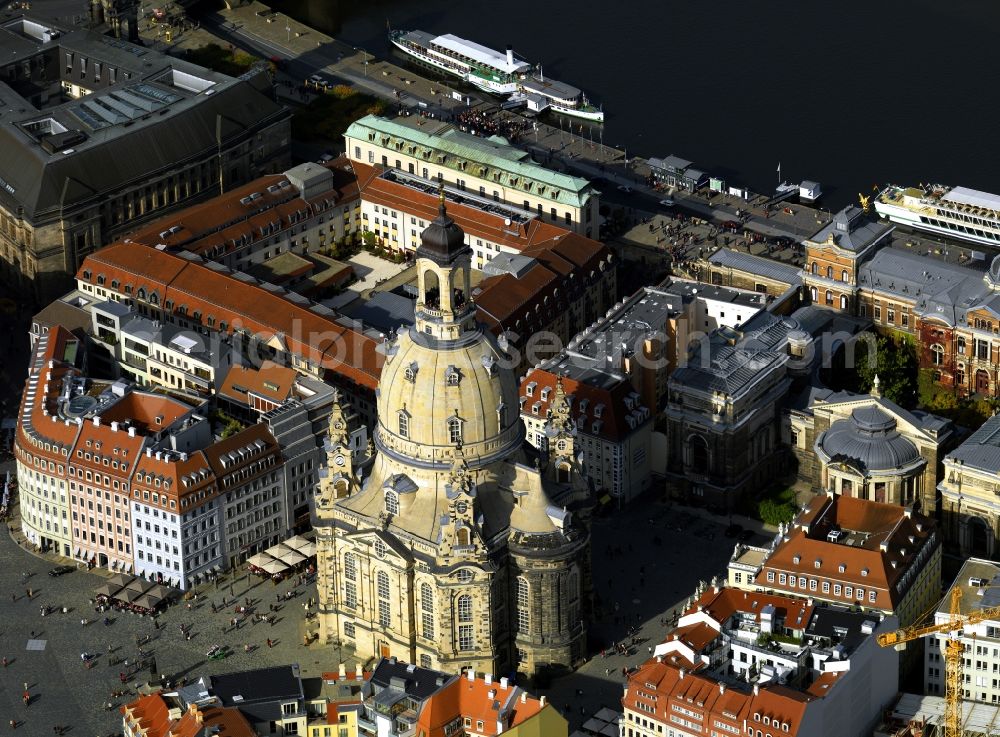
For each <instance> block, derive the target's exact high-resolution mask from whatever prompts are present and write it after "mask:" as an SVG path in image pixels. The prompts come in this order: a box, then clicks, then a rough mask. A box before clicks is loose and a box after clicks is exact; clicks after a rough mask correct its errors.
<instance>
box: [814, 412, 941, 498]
mask: <svg viewBox="0 0 1000 737" xmlns="http://www.w3.org/2000/svg"><path fill="white" fill-rule="evenodd" d="M815 451H816V457H817V459H818V460H819V462H820V469H821V483H822V486H823V488H824V489H827V490H830V491H834V492H836V493H839V494H846V495H847V496H854V497H858V498H860V499H870V500H872V501H876V502H888V503H897V504H913V503H914V502H916V504H917V506H920V496H921V491H922V490H921V478H922V477H923V475H924V469H925V467H926V466H927V461H926V459H925V458H924V457H923V456H922V455H921V453H920V449H919V448H917V446H916V445H915V444H914V442H913V441H912V440H910V439H909V438H906V437H904V436H903V435H902V434H900V432H899V430H898V428H897V420H896V418H895V417H893V416H892V415H891V414H889V413H888V412H886V411H885V410H884V409H883V408H882V407H880V406H879V405H878V404H874V403H873V404H868V405H864V406H860V407H857V408H855V409H854V410H853V411H852V412H851V414H850V417H848V418H846V419H841V420H837V421H836V422H834V423H833V424H831V425H830V428H829V429H828V430H827V431H826V432H824V433H822V434H821V435H820V436H819V437H817V438H816V444H815Z"/></svg>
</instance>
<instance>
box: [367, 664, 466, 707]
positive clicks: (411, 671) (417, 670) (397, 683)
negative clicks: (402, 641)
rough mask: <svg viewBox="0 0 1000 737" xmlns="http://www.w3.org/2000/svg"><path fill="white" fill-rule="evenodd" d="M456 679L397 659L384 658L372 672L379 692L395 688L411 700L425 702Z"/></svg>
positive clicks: (372, 680) (373, 682) (373, 680)
mask: <svg viewBox="0 0 1000 737" xmlns="http://www.w3.org/2000/svg"><path fill="white" fill-rule="evenodd" d="M454 677H455V676H449V675H447V674H445V673H441V672H439V671H436V670H431V669H429V668H421V667H420V666H417V665H412V664H411V663H405V662H403V661H401V660H396V659H395V658H391V659H386V658H383V659H382V660H381V661H379V664H378V665H376V666H375V670H374V671H372V677H371V679H370V683H371V685H372V686H374V687H376V688H377V689H378V690H382V689H386V688H394V689H398V690H401V691H404V692H405V693H406V695H407V696H410V697H411V698H414V699H416V700H418V701H423V700H424V699H426V698H428V697H429V696H432V695H433V694H434V693H436V692H437V691H438V690H439V689H440V688H441V687H442V686H443V685H444V684H446V683H448V682H449V681H450V680H451V679H452V678H454Z"/></svg>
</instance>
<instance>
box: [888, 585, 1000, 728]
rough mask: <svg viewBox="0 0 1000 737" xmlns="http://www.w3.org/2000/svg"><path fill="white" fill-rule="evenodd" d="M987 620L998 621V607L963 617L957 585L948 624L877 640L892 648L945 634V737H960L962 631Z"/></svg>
mask: <svg viewBox="0 0 1000 737" xmlns="http://www.w3.org/2000/svg"><path fill="white" fill-rule="evenodd" d="M987 619H1000V606H996V607H987V608H983V609H981V610H979V611H976V612H970V613H969V614H962V589H961V588H960V587H959V586H958V585H957V583H956V585H955V586H953V587H952V589H951V607H950V609H949V612H948V621H947V622H943V623H941V624H927V625H920V626H910V627H903V628H902V629H898V630H894V631H893V632H885V633H883V634H881V635H879V636H878V638H877V640H878V644H879V645H881V646H882V647H895V646H896V645H902V644H903V643H905V642H910V641H911V640H917V639H920V638H921V637H928V636H932V635H939V634H942V633H945V632H946V633H948V640H947V642H946V643H945V648H944V651H945V654H944V665H945V668H944V673H945V692H944V703H945V707H944V737H962V655H963V654H964V652H965V648H964V646H963V645H962V640H961V639H960V638H961V637H962V627H964V626H965V625H968V624H975V623H977V622H982V621H984V620H987Z"/></svg>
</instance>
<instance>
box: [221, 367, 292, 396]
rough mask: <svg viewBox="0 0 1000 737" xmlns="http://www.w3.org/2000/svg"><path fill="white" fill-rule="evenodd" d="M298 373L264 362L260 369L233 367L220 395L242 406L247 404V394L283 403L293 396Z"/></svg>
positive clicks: (224, 381) (227, 375) (224, 380)
mask: <svg viewBox="0 0 1000 737" xmlns="http://www.w3.org/2000/svg"><path fill="white" fill-rule="evenodd" d="M297 376H298V373H297V372H296V371H295V370H294V369H290V368H287V367H285V366H279V365H278V364H276V363H273V362H272V361H264V363H262V364H261V366H260V368H257V369H254V368H248V367H246V366H233V367H232V368H231V369H229V373H228V374H226V378H225V379H223V381H222V386H220V387H219V394H222V395H223V396H226V397H229V398H230V399H232V400H233V401H234V402H238V403H240V404H246V403H247V392H248V391H249V392H253V393H254V394H259V395H260V396H262V397H265V398H267V399H271V400H273V401H275V402H279V403H280V402H283V401H285V400H286V399H288V397H289V396H291V394H292V389H293V388H294V387H295V379H296V377H297Z"/></svg>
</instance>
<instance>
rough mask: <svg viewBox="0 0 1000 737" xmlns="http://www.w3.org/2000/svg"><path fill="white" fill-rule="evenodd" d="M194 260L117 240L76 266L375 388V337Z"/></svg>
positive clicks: (81, 274)
mask: <svg viewBox="0 0 1000 737" xmlns="http://www.w3.org/2000/svg"><path fill="white" fill-rule="evenodd" d="M192 258H193V257H190V258H185V257H182V256H178V255H176V254H173V253H168V252H166V251H161V250H158V249H155V248H142V247H139V246H137V245H135V244H128V243H116V244H113V245H111V246H108V247H107V248H104V249H102V250H100V251H98V252H96V253H93V254H91V255H89V256H88V257H87V258H86V259H85V260H84V262H83V265H82V266H81V267H80V269H79V270H78V271H77V279H78V280H80V281H82V282H85V283H89V284H96V283H97V279H98V277H99V276H101V275H103V276H104V277H105V281H104V286H105V287H107V286H108V285H110V284H111V281H112V280H118V281H120V284H121V288H120V289H119V291H120V292H121V293H122V294H124V293H125V292H124V286H125V285H126V284H129V285H132V295H135V294H136V293H137V292H138V290H139V289H140V288H142V289H144V291H145V293H146V294H147V295H149V294H152V293H153V292H155V293H156V297H157V301H158V302H159V304H160V305H161V307H162V308H165V306H166V304H167V303H168V302H169V303H170V304H171V306H172V309H173V310H174V311H175V312H178V314H180V313H179V311H180V310H181V309H182V308H183V309H184V310H185V313H184V315H183V319H187V320H193V319H194V314H195V313H196V312H197V313H200V318H199V319H200V322H201V323H202V324H203V325H206V326H207V324H208V320H209V318H211V319H212V320H213V321H214V325H215V326H216V327H215V328H212V329H218V327H217V326H218V325H219V324H220V323H221V322H225V323H227V331H228V332H233V331H235V330H238V329H241V330H246V331H248V332H249V333H251V334H253V335H256V336H257V337H258V338H259V339H260V340H261V341H263V342H267V341H269V340H275V341H277V342H278V343H280V344H282V345H284V346H285V348H287V350H288V351H289V352H291V353H293V354H296V355H299V356H302V357H304V358H307V359H308V360H309V361H311V362H312V363H313V364H314V365H318V366H321V367H323V368H324V369H326V370H329V371H332V372H334V373H336V374H339V375H340V376H342V377H344V378H346V379H348V380H350V381H352V382H354V383H356V384H358V385H360V386H363V387H367V388H369V389H375V387H376V386H377V384H378V375H379V372H380V370H381V365H382V357H381V355H380V354H378V353H377V351H376V343H375V341H374V340H373V339H371V338H369V337H367V336H366V335H364V334H362V333H359V332H357V331H356V330H353V329H351V328H348V327H345V326H344V325H342V324H341V323H340V322H338V321H337V320H336V319H334V318H333V317H328V316H325V315H320V314H318V313H316V312H314V311H312V310H310V309H309V308H308V307H305V306H303V305H301V304H297V303H295V302H293V301H292V300H290V299H288V298H287V297H286V296H284V295H283V294H277V293H273V292H271V291H268V290H267V289H264V288H263V287H262V286H260V285H259V284H256V283H249V282H245V281H241V280H240V279H237V278H235V277H234V275H233V273H232V272H230V271H228V270H226V269H221V268H218V267H217V268H210V267H209V266H208V265H206V263H205V262H203V261H201V260H192Z"/></svg>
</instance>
